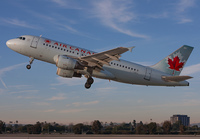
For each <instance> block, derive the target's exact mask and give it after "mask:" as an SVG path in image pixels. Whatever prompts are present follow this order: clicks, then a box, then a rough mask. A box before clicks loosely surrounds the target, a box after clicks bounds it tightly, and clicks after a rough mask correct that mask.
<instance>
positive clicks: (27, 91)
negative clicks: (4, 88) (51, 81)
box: [10, 90, 39, 94]
mask: <svg viewBox="0 0 200 139" xmlns="http://www.w3.org/2000/svg"><path fill="white" fill-rule="evenodd" d="M37 92H39V90H23V91H14V92H10V93H11V94H18V93H37Z"/></svg>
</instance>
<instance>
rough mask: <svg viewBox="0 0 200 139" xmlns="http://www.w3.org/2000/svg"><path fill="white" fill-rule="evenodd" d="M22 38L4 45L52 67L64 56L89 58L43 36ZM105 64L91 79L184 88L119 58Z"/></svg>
mask: <svg viewBox="0 0 200 139" xmlns="http://www.w3.org/2000/svg"><path fill="white" fill-rule="evenodd" d="M23 37H25V40H23V39H12V40H9V41H7V43H6V44H7V46H8V47H9V48H10V49H12V50H14V51H16V52H18V53H20V54H22V55H25V56H28V57H33V58H34V59H38V60H41V61H44V62H48V63H52V64H56V62H55V60H54V57H55V56H57V55H66V56H71V57H81V56H86V55H92V54H94V52H92V51H89V50H86V49H82V48H79V47H75V46H72V45H68V44H64V43H60V42H57V41H53V40H50V39H46V38H43V37H37V36H31V35H25V36H23ZM109 64H110V66H109V65H104V66H103V70H94V71H93V73H92V76H94V77H96V78H101V79H109V80H114V81H117V82H122V83H129V84H138V85H147V86H148V85H153V86H188V85H189V83H188V82H187V81H181V82H166V81H164V80H162V78H161V77H162V76H170V75H167V74H166V73H164V72H161V71H159V70H156V69H153V68H151V67H148V66H143V65H139V64H136V63H132V62H128V61H125V60H122V59H120V61H115V60H114V61H111V62H109Z"/></svg>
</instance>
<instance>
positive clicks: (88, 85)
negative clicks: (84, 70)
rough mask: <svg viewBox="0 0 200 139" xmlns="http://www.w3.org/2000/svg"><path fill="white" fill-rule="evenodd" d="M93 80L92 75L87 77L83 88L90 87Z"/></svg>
mask: <svg viewBox="0 0 200 139" xmlns="http://www.w3.org/2000/svg"><path fill="white" fill-rule="evenodd" d="M93 82H94V79H93V78H92V77H89V78H88V79H87V82H86V83H85V88H86V89H89V88H90V87H91V85H92V84H93Z"/></svg>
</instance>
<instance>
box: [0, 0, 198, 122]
mask: <svg viewBox="0 0 200 139" xmlns="http://www.w3.org/2000/svg"><path fill="white" fill-rule="evenodd" d="M199 13H200V1H198V0H162V1H160V0H121V1H120V0H110V1H107V0H101V1H99V0H98V1H97V0H84V1H82V0H34V1H31V0H29V1H27V0H9V1H8V0H1V1H0V32H1V39H0V113H1V114H0V115H1V117H0V118H1V119H0V120H3V121H5V122H8V121H15V120H18V121H19V123H35V122H36V121H47V122H54V121H55V122H58V123H70V122H73V123H78V122H91V121H93V120H96V119H97V120H100V121H103V122H111V121H112V122H130V121H132V120H134V119H135V120H136V121H137V122H139V121H143V122H150V119H152V121H155V122H158V123H161V122H163V121H164V120H169V118H170V116H172V115H173V114H187V115H189V116H190V117H191V123H198V122H200V119H199V117H200V111H199V108H200V93H199V90H200V86H199V84H200V78H199V77H200V56H199V54H200V48H199V40H200V39H199V36H200V32H199V30H200V26H199V25H200V18H199ZM21 35H37V36H39V35H42V36H43V37H46V38H50V39H54V40H57V41H61V42H64V43H68V44H73V45H75V46H79V47H82V48H86V49H89V50H93V51H96V52H101V51H105V50H109V49H112V48H115V47H118V46H125V47H130V46H136V48H134V50H133V52H132V53H130V52H126V53H125V54H123V55H122V59H125V60H129V61H132V62H137V63H140V64H145V65H152V64H155V63H157V62H158V61H160V60H161V59H163V58H164V57H165V56H167V55H169V54H170V53H172V52H173V51H174V50H176V49H178V48H179V47H181V46H182V45H184V44H186V45H190V46H194V51H193V52H192V54H191V56H190V58H189V60H188V62H187V64H186V67H185V68H184V69H183V72H182V73H181V74H182V75H190V76H193V77H194V78H193V79H191V80H189V81H190V86H189V87H150V86H149V87H146V86H138V85H129V84H123V83H117V82H114V81H111V82H109V81H107V80H100V79H96V78H95V83H94V84H93V85H92V87H91V89H89V90H86V89H85V88H84V84H85V81H86V79H85V78H84V77H83V78H81V79H76V78H74V79H64V78H61V77H59V76H57V75H56V66H55V65H52V64H49V63H44V62H41V61H38V60H35V61H34V62H33V65H32V68H31V70H27V69H26V68H25V66H26V64H27V63H28V61H29V58H28V57H25V56H22V55H20V54H18V53H16V52H14V51H12V50H10V49H9V48H8V47H7V46H6V41H7V40H9V39H12V38H16V37H18V36H21Z"/></svg>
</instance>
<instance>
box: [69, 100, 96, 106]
mask: <svg viewBox="0 0 200 139" xmlns="http://www.w3.org/2000/svg"><path fill="white" fill-rule="evenodd" d="M98 103H99V101H98V100H96V101H90V102H74V103H72V105H74V106H75V107H79V106H86V105H94V104H98Z"/></svg>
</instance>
